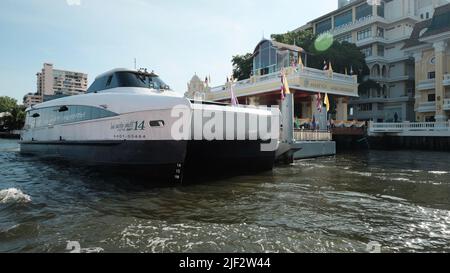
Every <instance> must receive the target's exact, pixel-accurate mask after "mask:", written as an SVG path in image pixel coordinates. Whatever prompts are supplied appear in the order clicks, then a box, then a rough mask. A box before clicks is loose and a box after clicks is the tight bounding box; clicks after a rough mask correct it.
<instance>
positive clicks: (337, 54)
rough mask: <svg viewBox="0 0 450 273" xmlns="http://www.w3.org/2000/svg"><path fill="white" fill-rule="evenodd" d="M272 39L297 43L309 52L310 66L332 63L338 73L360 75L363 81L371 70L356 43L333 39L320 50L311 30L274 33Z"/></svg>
mask: <svg viewBox="0 0 450 273" xmlns="http://www.w3.org/2000/svg"><path fill="white" fill-rule="evenodd" d="M272 39H273V40H275V41H277V42H280V43H285V44H295V45H297V46H300V47H302V48H303V49H305V50H306V52H307V55H308V56H307V61H308V63H307V65H308V67H312V68H316V69H323V66H324V62H327V63H331V64H332V67H333V70H334V71H335V72H338V73H345V72H346V71H347V73H350V70H351V69H353V72H354V74H356V75H358V80H359V82H363V81H364V78H365V76H367V75H369V73H370V70H369V68H368V66H367V63H366V60H365V56H364V54H363V53H362V52H361V50H360V49H359V48H358V47H357V46H356V45H355V44H351V43H348V42H342V43H340V42H337V41H333V42H332V44H331V46H330V47H329V48H328V49H327V50H325V51H319V50H317V49H316V47H315V41H316V39H317V36H316V35H314V34H313V33H312V31H311V30H306V31H291V32H288V33H285V34H274V35H272Z"/></svg>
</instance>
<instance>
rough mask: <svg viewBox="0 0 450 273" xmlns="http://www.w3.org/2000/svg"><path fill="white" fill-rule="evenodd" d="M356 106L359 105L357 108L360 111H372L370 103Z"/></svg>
mask: <svg viewBox="0 0 450 273" xmlns="http://www.w3.org/2000/svg"><path fill="white" fill-rule="evenodd" d="M358 106H359V107H358V108H359V111H360V112H368V111H372V104H371V103H365V104H360V105H358Z"/></svg>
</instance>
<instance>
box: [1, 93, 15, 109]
mask: <svg viewBox="0 0 450 273" xmlns="http://www.w3.org/2000/svg"><path fill="white" fill-rule="evenodd" d="M15 106H17V100H15V99H13V98H10V97H6V96H4V97H0V113H4V112H10V111H11V110H12V109H13V108H14V107H15Z"/></svg>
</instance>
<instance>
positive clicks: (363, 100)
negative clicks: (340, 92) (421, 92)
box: [350, 96, 414, 105]
mask: <svg viewBox="0 0 450 273" xmlns="http://www.w3.org/2000/svg"><path fill="white" fill-rule="evenodd" d="M409 101H414V98H413V97H409V96H401V97H383V96H381V97H370V98H368V97H359V98H357V99H353V100H351V101H350V104H351V105H353V104H361V103H388V102H391V103H393V102H409Z"/></svg>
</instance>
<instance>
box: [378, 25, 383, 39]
mask: <svg viewBox="0 0 450 273" xmlns="http://www.w3.org/2000/svg"><path fill="white" fill-rule="evenodd" d="M377 37H381V38H384V28H381V27H379V28H377Z"/></svg>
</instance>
